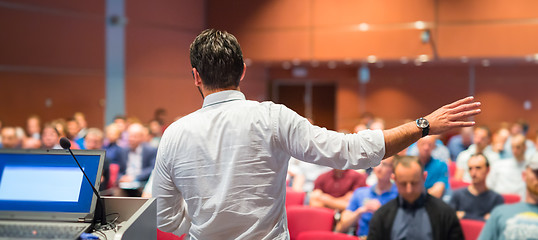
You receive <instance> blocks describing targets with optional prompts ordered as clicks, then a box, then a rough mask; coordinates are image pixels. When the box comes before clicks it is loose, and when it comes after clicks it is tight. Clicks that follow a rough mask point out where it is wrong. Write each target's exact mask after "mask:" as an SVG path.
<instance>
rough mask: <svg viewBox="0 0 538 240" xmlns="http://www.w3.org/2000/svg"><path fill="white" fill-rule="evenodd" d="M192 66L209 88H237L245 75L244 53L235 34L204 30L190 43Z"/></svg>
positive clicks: (205, 86)
mask: <svg viewBox="0 0 538 240" xmlns="http://www.w3.org/2000/svg"><path fill="white" fill-rule="evenodd" d="M190 58H191V65H192V67H193V68H196V71H197V72H198V73H199V74H200V77H201V78H202V82H203V84H204V88H206V89H208V90H215V89H225V88H237V87H238V86H239V81H240V80H241V76H242V75H243V69H244V64H243V53H242V51H241V47H240V46H239V42H238V41H237V39H236V38H235V37H234V35H232V34H230V33H228V32H226V31H219V30H215V29H207V30H204V31H203V32H202V33H200V35H198V36H197V37H196V39H194V42H192V44H191V46H190Z"/></svg>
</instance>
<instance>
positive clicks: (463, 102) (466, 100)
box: [446, 96, 474, 108]
mask: <svg viewBox="0 0 538 240" xmlns="http://www.w3.org/2000/svg"><path fill="white" fill-rule="evenodd" d="M473 100H474V97H473V96H470V97H466V98H462V99H460V100H458V101H455V102H453V103H450V104H447V105H446V107H448V108H455V107H457V106H459V105H462V104H466V103H471V102H473Z"/></svg>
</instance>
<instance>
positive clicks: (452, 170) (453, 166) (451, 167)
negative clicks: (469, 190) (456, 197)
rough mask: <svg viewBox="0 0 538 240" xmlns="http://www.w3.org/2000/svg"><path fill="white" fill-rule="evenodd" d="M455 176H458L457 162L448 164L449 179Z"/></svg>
mask: <svg viewBox="0 0 538 240" xmlns="http://www.w3.org/2000/svg"><path fill="white" fill-rule="evenodd" d="M454 174H456V162H453V161H449V162H448V177H449V178H453V177H454Z"/></svg>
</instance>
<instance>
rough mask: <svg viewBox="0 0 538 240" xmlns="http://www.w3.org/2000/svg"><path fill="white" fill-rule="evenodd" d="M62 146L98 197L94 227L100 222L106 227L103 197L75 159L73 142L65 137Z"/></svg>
mask: <svg viewBox="0 0 538 240" xmlns="http://www.w3.org/2000/svg"><path fill="white" fill-rule="evenodd" d="M60 146H62V148H63V149H66V150H69V153H71V156H73V159H75V162H76V163H77V165H78V167H79V168H80V171H82V174H84V177H85V178H86V180H88V183H89V184H90V186H91V187H92V190H93V193H95V196H97V205H96V206H95V214H94V216H93V221H92V225H94V226H95V223H97V222H98V221H100V223H101V226H105V225H106V224H107V223H106V211H105V202H104V201H103V199H102V198H101V195H99V192H98V191H97V189H95V187H94V186H93V184H92V182H91V181H90V179H89V178H88V175H86V173H85V172H84V170H83V169H82V167H81V166H80V163H79V162H78V160H77V158H76V157H75V154H73V151H71V142H70V141H69V139H67V138H65V137H63V138H60ZM98 180H99V179H95V181H98Z"/></svg>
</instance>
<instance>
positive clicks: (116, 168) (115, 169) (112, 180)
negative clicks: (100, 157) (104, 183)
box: [108, 163, 120, 188]
mask: <svg viewBox="0 0 538 240" xmlns="http://www.w3.org/2000/svg"><path fill="white" fill-rule="evenodd" d="M108 172H109V178H108V179H109V180H108V188H113V187H115V186H116V184H117V183H116V182H117V181H118V173H119V172H120V165H118V164H115V163H111V164H110V165H109V166H108Z"/></svg>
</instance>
